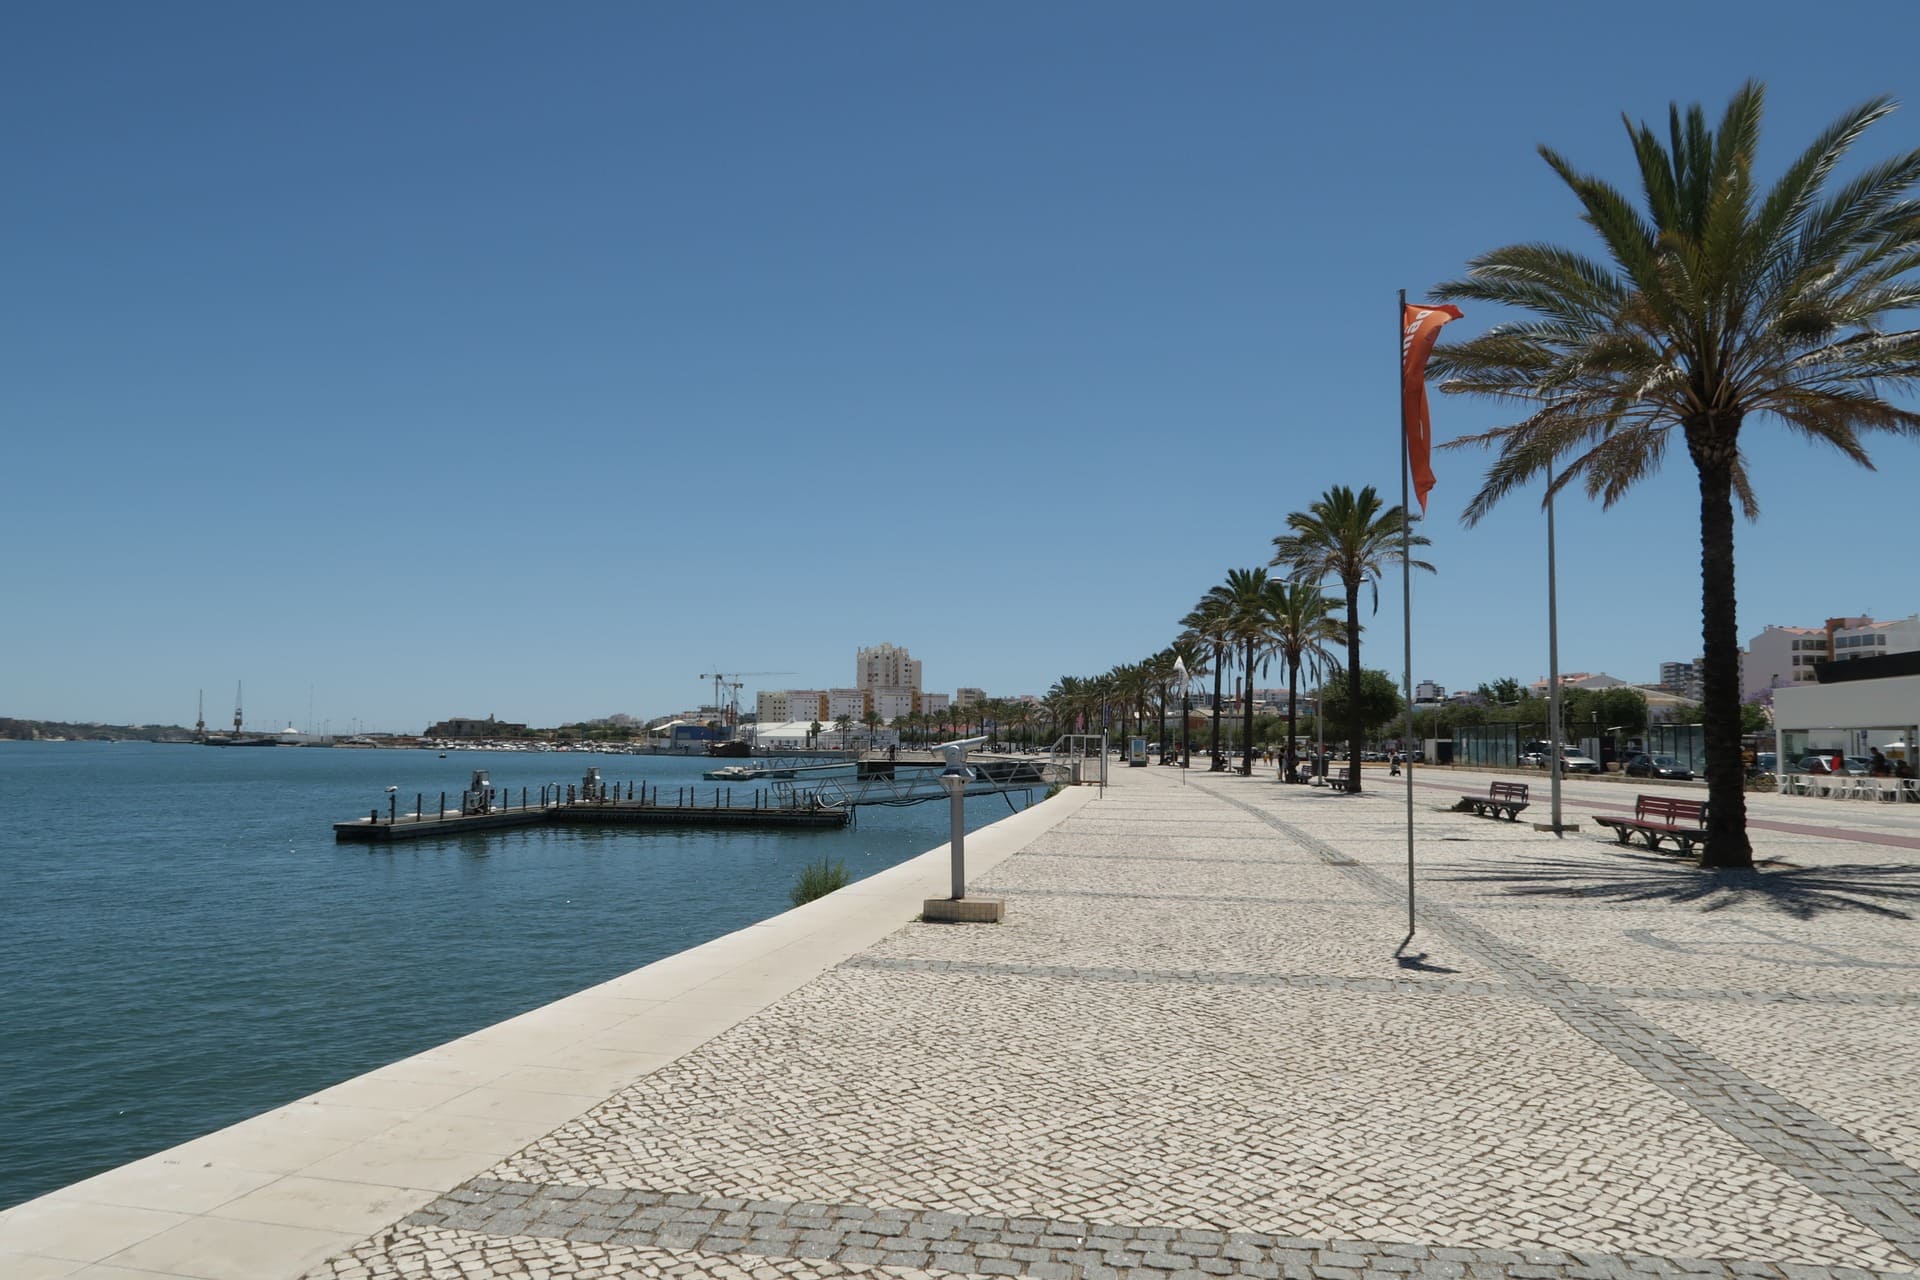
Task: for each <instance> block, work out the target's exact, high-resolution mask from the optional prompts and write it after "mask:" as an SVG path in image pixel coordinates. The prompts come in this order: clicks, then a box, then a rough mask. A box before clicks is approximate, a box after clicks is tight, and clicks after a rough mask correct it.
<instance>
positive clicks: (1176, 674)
mask: <svg viewBox="0 0 1920 1280" xmlns="http://www.w3.org/2000/svg"><path fill="white" fill-rule="evenodd" d="M1173 678H1174V679H1176V680H1178V681H1179V682H1180V785H1181V786H1183V787H1184V786H1186V785H1187V773H1186V771H1187V770H1188V769H1190V768H1192V767H1193V735H1192V734H1190V733H1189V732H1187V708H1188V702H1189V699H1190V698H1191V696H1192V693H1193V689H1192V684H1191V682H1192V679H1193V677H1192V676H1191V675H1190V674H1189V673H1188V672H1187V660H1186V659H1185V658H1183V657H1180V656H1179V655H1177V654H1176V655H1175V656H1174V659H1173ZM1161 745H1162V746H1165V745H1166V744H1165V743H1162V744H1161ZM1161 758H1162V759H1165V758H1166V753H1165V752H1162V753H1161Z"/></svg>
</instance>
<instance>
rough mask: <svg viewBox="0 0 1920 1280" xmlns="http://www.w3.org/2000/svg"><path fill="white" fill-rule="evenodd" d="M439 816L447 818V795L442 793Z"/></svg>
mask: <svg viewBox="0 0 1920 1280" xmlns="http://www.w3.org/2000/svg"><path fill="white" fill-rule="evenodd" d="M440 816H441V817H443V818H444V817H446V816H447V793H446V792H444V791H442V792H441V793H440Z"/></svg>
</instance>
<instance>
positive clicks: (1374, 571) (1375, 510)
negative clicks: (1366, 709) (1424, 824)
mask: <svg viewBox="0 0 1920 1280" xmlns="http://www.w3.org/2000/svg"><path fill="white" fill-rule="evenodd" d="M1381 507H1382V504H1381V501H1380V495H1379V494H1378V493H1376V492H1374V489H1373V486H1372V485H1368V486H1367V487H1366V488H1364V489H1362V490H1361V491H1360V492H1359V493H1355V492H1354V491H1353V490H1351V489H1349V488H1347V487H1346V486H1345V485H1336V486H1334V487H1333V488H1331V489H1329V490H1327V491H1326V493H1324V494H1322V495H1321V496H1320V497H1318V498H1316V499H1315V500H1314V501H1313V502H1312V503H1310V504H1309V505H1308V507H1307V509H1306V510H1305V511H1296V512H1294V513H1293V514H1292V515H1289V516H1288V517H1287V528H1289V529H1291V530H1292V531H1293V532H1291V533H1283V534H1281V535H1280V536H1279V537H1277V538H1275V539H1274V540H1273V563H1274V564H1284V565H1290V566H1292V568H1293V576H1294V577H1295V578H1298V579H1300V580H1302V581H1306V582H1322V581H1325V580H1326V579H1328V578H1338V579H1339V580H1340V586H1341V588H1342V590H1343V591H1344V593H1345V606H1346V611H1347V614H1346V619H1345V628H1344V629H1345V631H1346V638H1347V688H1349V689H1353V690H1358V689H1359V688H1360V587H1361V585H1362V584H1365V585H1366V586H1368V587H1370V588H1371V589H1372V591H1373V607H1374V608H1375V609H1376V610H1378V609H1379V607H1380V573H1381V570H1382V569H1383V568H1384V567H1385V566H1387V565H1390V564H1399V563H1400V561H1401V551H1400V545H1401V536H1402V533H1403V532H1404V531H1405V530H1406V528H1407V524H1408V521H1407V513H1406V511H1405V510H1403V509H1402V508H1400V507H1389V508H1387V509H1385V510H1382V509H1381ZM1408 542H1409V544H1410V545H1412V546H1416V547H1424V546H1427V545H1429V540H1428V539H1427V538H1423V537H1421V536H1420V535H1419V534H1417V533H1416V534H1412V535H1410V537H1409V538H1408ZM1410 563H1411V564H1412V566H1413V567H1414V568H1416V569H1425V570H1426V571H1427V572H1429V573H1431V572H1433V566H1432V565H1430V564H1427V563H1426V562H1425V561H1421V560H1413V561H1410ZM1348 704H1349V706H1350V707H1351V708H1352V711H1351V714H1350V715H1349V716H1348V724H1347V790H1349V791H1358V790H1360V739H1361V737H1362V728H1361V725H1360V699H1359V698H1358V697H1357V696H1355V697H1352V698H1349V699H1348Z"/></svg>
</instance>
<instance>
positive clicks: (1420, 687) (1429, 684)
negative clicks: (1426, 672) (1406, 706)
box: [1413, 680, 1447, 702]
mask: <svg viewBox="0 0 1920 1280" xmlns="http://www.w3.org/2000/svg"><path fill="white" fill-rule="evenodd" d="M1446 698H1447V691H1446V689H1445V688H1444V687H1443V686H1441V685H1437V684H1435V683H1434V682H1433V681H1431V680H1422V681H1421V682H1420V683H1419V684H1416V685H1415V686H1413V700H1414V701H1415V702H1444V701H1446Z"/></svg>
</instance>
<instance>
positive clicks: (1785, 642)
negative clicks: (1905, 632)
mask: <svg viewBox="0 0 1920 1280" xmlns="http://www.w3.org/2000/svg"><path fill="white" fill-rule="evenodd" d="M1862 621H1865V619H1863V620H1862ZM1832 656H1833V648H1832V644H1831V641H1830V639H1829V637H1828V635H1827V629H1826V628H1825V627H1775V626H1768V627H1766V628H1765V629H1764V630H1762V631H1761V632H1760V634H1759V635H1757V636H1755V637H1753V639H1751V640H1749V641H1747V647H1746V648H1745V649H1744V650H1742V651H1741V654H1740V697H1741V700H1742V701H1745V700H1747V699H1749V698H1753V697H1755V696H1757V695H1759V694H1761V693H1763V692H1765V691H1766V690H1768V689H1779V688H1785V687H1787V686H1790V685H1796V684H1812V683H1813V664H1814V663H1816V662H1825V661H1827V660H1828V659H1829V658H1831V657H1832Z"/></svg>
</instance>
